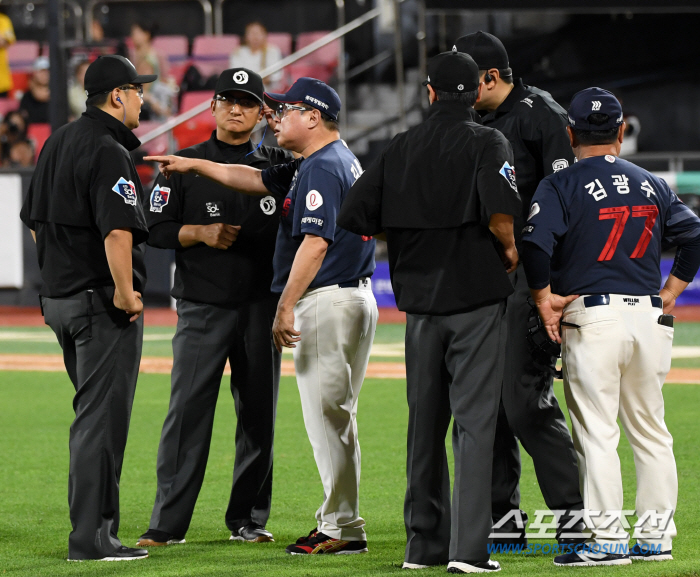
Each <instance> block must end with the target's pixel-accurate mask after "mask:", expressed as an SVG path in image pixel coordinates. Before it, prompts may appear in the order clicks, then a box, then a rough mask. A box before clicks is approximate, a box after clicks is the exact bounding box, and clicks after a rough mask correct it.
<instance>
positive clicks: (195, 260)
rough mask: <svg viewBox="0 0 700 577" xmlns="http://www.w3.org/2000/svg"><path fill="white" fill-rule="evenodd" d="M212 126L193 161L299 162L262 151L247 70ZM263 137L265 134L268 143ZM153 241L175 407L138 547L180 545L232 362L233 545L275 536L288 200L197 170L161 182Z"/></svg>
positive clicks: (256, 83)
mask: <svg viewBox="0 0 700 577" xmlns="http://www.w3.org/2000/svg"><path fill="white" fill-rule="evenodd" d="M211 114H212V116H213V117H214V118H215V120H216V130H215V131H214V132H212V135H211V137H210V138H209V140H207V141H205V142H202V143H200V144H197V145H195V146H192V147H191V148H187V149H185V150H182V151H180V152H179V153H178V154H180V155H182V156H183V157H187V158H193V159H194V158H200V159H206V160H210V161H212V162H217V163H221V164H223V165H228V164H241V165H246V166H251V167H255V168H256V169H258V170H261V169H265V168H267V167H269V166H273V165H275V164H279V163H281V162H288V161H290V160H293V156H292V155H291V154H290V153H289V152H286V151H284V150H282V149H279V148H271V147H268V146H261V145H258V146H254V145H253V143H252V141H251V139H250V135H251V133H252V132H253V130H254V129H255V127H256V125H257V124H258V123H259V122H260V121H262V120H263V116H264V114H263V81H262V78H261V77H260V76H259V75H258V74H256V73H255V72H253V71H251V70H247V69H245V68H233V69H230V70H225V71H224V72H222V73H221V76H220V77H219V80H218V81H217V83H216V87H215V91H214V97H213V99H212V101H211ZM261 142H262V141H261ZM144 208H145V211H146V215H147V220H148V226H149V231H150V236H149V244H150V245H151V246H154V247H157V248H165V249H175V255H176V256H175V262H176V268H175V284H174V287H173V291H172V296H173V297H174V298H175V299H177V313H178V325H177V331H176V333H175V337H174V338H173V356H174V362H173V371H172V391H171V396H170V407H169V409H168V414H167V416H166V418H165V423H164V425H163V433H162V436H161V440H160V447H159V449H158V466H157V472H158V488H157V491H156V499H155V504H154V506H153V513H152V515H151V521H150V523H149V529H148V531H147V532H146V533H144V534H143V535H142V536H141V538H140V539H139V541H138V543H137V545H138V546H142V547H153V546H160V545H167V544H172V543H184V541H185V534H186V533H187V530H188V528H189V526H190V521H191V520H192V513H193V511H194V506H195V503H196V501H197V496H198V495H199V491H200V489H201V487H202V481H203V480H204V472H205V470H206V466H207V458H208V456H209V444H210V442H211V435H212V426H213V422H214V411H215V409H216V401H217V399H218V396H219V388H220V386H221V378H222V377H223V373H224V368H225V366H226V362H227V361H230V365H231V393H232V394H233V399H234V403H235V407H236V415H237V417H238V425H237V428H236V460H235V463H234V468H233V487H232V488H231V497H230V500H229V504H228V509H227V510H226V514H225V520H226V526H227V527H228V529H229V530H230V531H231V539H232V540H240V541H248V542H257V543H260V542H269V541H273V537H272V533H270V532H269V531H267V530H266V529H265V525H266V523H267V520H268V517H269V516H270V502H271V499H272V449H273V437H274V430H275V409H276V405H277V390H278V387H279V378H280V363H281V354H280V353H279V352H278V351H277V350H276V349H275V347H274V346H273V344H272V339H271V331H270V329H271V327H272V322H273V320H274V318H275V310H276V308H277V300H278V295H275V294H273V293H272V292H271V291H270V285H271V284H272V256H273V254H274V251H275V238H276V235H277V226H278V223H279V217H280V211H281V209H282V203H281V202H280V199H278V198H276V197H275V196H273V195H270V194H268V195H266V196H264V197H263V198H253V197H251V196H246V195H244V194H240V193H238V192H235V191H233V190H231V189H230V188H226V187H224V186H221V185H218V184H215V183H212V182H211V181H210V180H207V179H205V178H199V177H197V175H194V174H184V175H180V174H178V175H175V176H173V178H171V179H170V180H169V181H168V180H166V178H165V177H164V176H162V175H160V176H159V177H158V179H157V180H156V183H155V186H154V188H153V190H152V192H151V195H150V198H149V201H148V203H147V206H146V207H144Z"/></svg>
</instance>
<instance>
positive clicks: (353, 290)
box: [151, 78, 378, 555]
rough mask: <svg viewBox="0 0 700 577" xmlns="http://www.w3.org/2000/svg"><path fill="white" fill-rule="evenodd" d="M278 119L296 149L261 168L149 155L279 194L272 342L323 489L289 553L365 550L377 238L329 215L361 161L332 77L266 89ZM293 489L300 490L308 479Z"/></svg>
mask: <svg viewBox="0 0 700 577" xmlns="http://www.w3.org/2000/svg"><path fill="white" fill-rule="evenodd" d="M265 97H266V100H267V101H268V103H270V104H271V105H272V107H273V108H274V111H275V113H276V115H277V117H278V119H279V123H278V124H277V125H276V126H275V129H274V130H275V136H276V137H277V142H278V143H279V144H280V145H281V146H282V147H284V148H286V149H288V150H291V151H294V152H296V153H298V154H300V155H301V158H299V159H297V160H295V161H294V162H290V163H288V164H279V165H277V166H273V167H271V168H267V169H265V170H262V171H260V170H258V169H256V168H252V167H248V166H235V165H234V166H231V165H229V166H227V165H222V164H215V163H213V162H209V161H206V160H194V159H189V158H182V157H178V156H164V157H151V160H155V161H158V162H160V163H161V171H162V172H163V173H164V174H165V175H166V176H169V175H170V174H172V173H187V172H194V173H195V174H200V175H202V176H206V177H208V178H210V179H212V180H215V181H217V182H219V183H221V184H223V185H225V186H228V187H230V188H233V189H235V190H239V191H243V192H245V193H246V194H250V195H253V196H265V195H269V194H272V195H273V197H274V198H275V199H276V201H277V202H279V203H281V204H282V218H281V220H280V225H279V231H278V233H277V246H276V247H275V256H274V261H273V269H274V278H273V281H272V292H273V293H277V294H280V293H281V296H280V300H279V305H278V307H277V315H276V317H275V322H274V326H273V328H272V333H273V339H274V341H275V344H276V346H277V348H278V350H280V351H281V350H282V347H289V348H292V349H293V350H294V366H295V369H296V376H297V384H298V386H299V394H300V396H301V405H302V411H303V413H304V423H305V425H306V431H307V433H308V435H309V440H310V441H311V446H312V448H313V451H314V457H315V459H316V464H317V466H318V470H319V473H320V475H321V481H322V483H323V493H324V499H323V503H322V504H321V506H320V507H319V509H318V511H317V512H316V523H315V525H314V528H313V529H312V530H311V531H310V533H309V534H308V535H305V536H302V537H300V539H299V540H298V541H297V542H296V543H294V544H292V545H289V546H288V547H287V552H288V553H291V554H294V555H317V554H329V553H336V554H351V553H363V552H365V551H367V536H366V534H365V529H364V527H365V521H364V519H363V518H362V517H361V516H360V510H359V509H360V506H359V490H360V445H359V440H358V437H357V420H356V415H357V401H358V397H359V394H360V389H361V387H362V381H363V379H364V376H365V371H366V369H367V363H368V361H369V353H370V348H371V346H372V339H373V338H374V331H375V328H376V324H377V316H378V313H377V303H376V301H375V299H374V295H373V294H372V290H371V284H370V283H371V281H370V278H369V277H371V276H372V273H373V272H374V248H375V241H374V240H373V239H371V238H370V237H363V236H360V235H358V234H354V233H352V232H348V231H347V230H344V229H342V228H340V227H338V226H337V224H336V215H337V214H338V211H339V210H340V205H341V203H342V201H343V199H344V198H345V196H346V195H347V193H348V190H349V189H350V187H351V186H352V184H353V183H354V182H355V181H356V180H357V179H358V178H359V176H360V174H361V173H362V168H361V166H360V163H359V161H358V160H357V158H355V155H354V154H353V153H352V152H350V150H349V149H348V148H347V146H345V144H344V143H343V141H342V140H340V134H339V132H338V115H339V113H340V99H339V98H338V95H337V93H336V92H335V90H333V89H332V88H331V87H330V86H328V85H327V84H324V83H323V82H321V81H320V80H316V79H314V78H300V79H299V80H297V81H296V82H295V83H294V84H293V85H292V87H291V88H290V89H289V90H288V91H287V93H286V94H266V95H265ZM299 490H300V491H303V490H305V488H304V485H300V486H299Z"/></svg>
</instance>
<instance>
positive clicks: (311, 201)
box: [306, 190, 323, 210]
mask: <svg viewBox="0 0 700 577" xmlns="http://www.w3.org/2000/svg"><path fill="white" fill-rule="evenodd" d="M322 205H323V197H322V196H321V193H320V192H319V191H318V190H310V191H309V192H308V194H307V195H306V208H307V209H308V210H316V209H317V208H319V207H320V206H322Z"/></svg>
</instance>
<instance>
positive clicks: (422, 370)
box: [404, 302, 506, 565]
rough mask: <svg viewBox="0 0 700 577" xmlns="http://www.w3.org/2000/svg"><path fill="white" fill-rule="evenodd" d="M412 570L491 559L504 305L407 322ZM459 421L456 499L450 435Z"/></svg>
mask: <svg viewBox="0 0 700 577" xmlns="http://www.w3.org/2000/svg"><path fill="white" fill-rule="evenodd" d="M406 320H407V324H406V382H407V393H408V411H409V416H408V459H407V465H406V472H407V478H408V485H407V489H406V500H405V503H404V521H405V524H406V537H407V543H406V557H405V560H406V561H407V562H409V563H416V564H421V565H438V564H446V563H447V562H448V561H449V560H460V561H470V562H474V563H476V562H481V561H486V560H488V559H489V553H488V550H487V542H488V537H489V533H490V532H491V470H492V463H491V461H492V455H493V441H494V434H495V430H496V415H497V413H498V403H499V399H500V395H501V383H502V380H503V358H504V350H505V337H506V318H505V302H502V303H499V304H493V305H488V306H484V307H481V308H478V309H476V310H474V311H471V312H467V313H461V314H455V315H447V316H431V315H413V314H407V315H406ZM452 416H453V417H454V424H453V427H452V449H453V451H454V460H455V464H454V468H455V478H454V492H453V497H452V504H451V505H450V475H449V470H448V466H447V453H446V451H445V435H446V434H447V429H448V427H449V425H450V417H452Z"/></svg>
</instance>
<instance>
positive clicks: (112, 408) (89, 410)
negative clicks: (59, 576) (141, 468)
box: [41, 287, 143, 559]
mask: <svg viewBox="0 0 700 577" xmlns="http://www.w3.org/2000/svg"><path fill="white" fill-rule="evenodd" d="M113 297H114V288H113V287H111V288H106V287H105V288H97V289H94V290H92V291H83V292H80V293H78V294H76V295H74V296H70V297H65V298H46V297H42V299H41V302H42V307H43V312H44V320H45V322H46V324H47V325H49V326H50V327H51V328H52V329H53V332H54V333H56V337H57V338H58V342H59V344H60V345H61V348H62V349H63V360H64V362H65V365H66V371H68V376H69V377H70V380H71V381H72V382H73V386H74V387H75V397H74V398H73V409H74V410H75V420H74V421H73V424H72V425H71V428H70V437H69V447H70V468H69V473H68V505H69V508H70V520H71V525H72V526H73V531H72V532H71V534H70V537H69V538H68V558H69V559H101V558H103V557H107V556H109V555H111V554H112V553H113V552H114V551H115V550H116V549H117V548H118V547H120V546H121V542H120V541H119V538H118V537H117V532H118V530H119V479H120V476H121V470H122V463H123V462H124V447H125V446H126V437H127V433H128V430H129V419H130V417H131V407H132V404H133V401H134V392H135V390H136V379H137V377H138V372H139V364H140V362H141V346H142V343H143V317H142V316H141V317H139V318H138V320H136V321H134V322H133V323H131V322H129V316H128V315H127V314H126V313H125V312H124V311H121V310H119V309H117V308H116V307H115V306H114V304H113V302H112V299H113Z"/></svg>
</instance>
